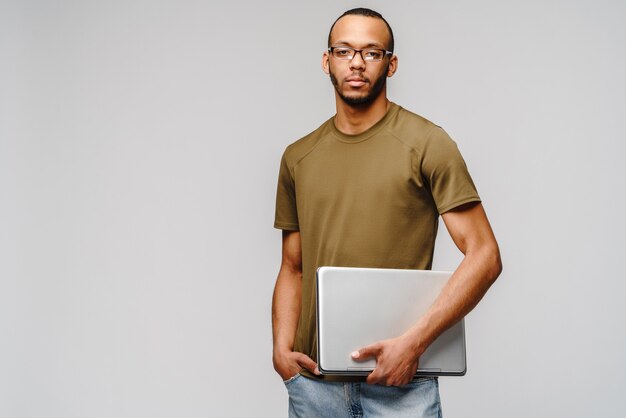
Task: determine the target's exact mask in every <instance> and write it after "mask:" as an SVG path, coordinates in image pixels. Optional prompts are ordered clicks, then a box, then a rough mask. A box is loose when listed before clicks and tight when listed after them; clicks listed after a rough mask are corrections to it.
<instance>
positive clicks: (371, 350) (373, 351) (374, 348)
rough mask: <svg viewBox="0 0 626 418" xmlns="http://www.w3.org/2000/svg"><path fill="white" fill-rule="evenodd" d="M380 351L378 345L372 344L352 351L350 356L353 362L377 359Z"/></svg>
mask: <svg viewBox="0 0 626 418" xmlns="http://www.w3.org/2000/svg"><path fill="white" fill-rule="evenodd" d="M380 350H381V348H380V345H379V344H372V345H368V346H367V347H363V348H360V349H358V350H357V351H353V352H352V354H350V355H351V356H352V359H353V360H356V361H363V360H367V359H369V358H372V357H378V355H379V354H380Z"/></svg>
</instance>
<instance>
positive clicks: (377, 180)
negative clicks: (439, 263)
mask: <svg viewBox="0 0 626 418" xmlns="http://www.w3.org/2000/svg"><path fill="white" fill-rule="evenodd" d="M393 49H394V41H393V32H392V30H391V27H390V26H389V24H388V23H387V22H386V20H384V19H383V17H382V16H381V15H380V14H378V13H376V12H374V11H372V10H369V9H361V8H360V9H353V10H349V11H347V12H346V13H344V14H343V15H342V16H340V17H339V18H338V19H337V20H336V21H335V23H334V24H333V26H332V27H331V30H330V33H329V37H328V50H327V51H325V52H324V54H323V57H322V68H323V70H324V72H325V73H326V74H328V75H329V76H330V79H331V81H332V84H333V86H334V88H335V98H336V110H337V113H336V115H335V116H334V117H332V118H331V119H329V120H328V121H326V122H325V123H324V124H323V125H321V126H320V127H319V128H318V129H316V130H315V131H314V132H312V133H311V134H309V135H307V136H305V137H304V138H302V139H300V140H298V141H296V142H294V143H293V144H291V145H290V146H289V147H287V149H286V150H285V153H284V155H283V158H282V161H281V167H280V174H279V181H278V191H277V200H276V219H275V224H274V226H275V227H276V228H279V229H282V230H283V243H282V248H283V249H282V264H281V267H280V272H279V274H278V278H277V280H276V287H275V290H274V297H273V308H272V321H273V334H274V354H273V361H274V368H275V369H276V371H277V372H278V374H279V375H280V376H281V377H282V379H283V380H284V381H285V384H286V385H287V389H288V392H289V414H290V416H291V417H344V416H345V417H360V416H365V417H378V416H380V417H403V416H412V417H414V416H424V417H431V416H435V417H436V416H441V408H440V404H439V392H438V380H437V378H430V377H428V378H420V379H415V380H413V376H414V374H415V371H416V370H417V367H418V362H419V357H420V355H421V354H422V353H424V351H425V350H426V348H427V347H428V346H429V344H431V343H432V342H433V341H434V340H435V339H436V338H437V336H439V335H440V334H441V333H442V332H443V331H444V330H446V329H447V328H449V327H450V326H452V325H453V324H454V323H456V322H457V321H459V320H460V319H461V318H463V317H464V316H465V315H466V314H467V313H468V312H469V311H470V310H471V309H472V308H473V307H474V306H475V305H476V304H477V303H478V301H479V300H480V299H481V298H482V296H483V295H484V294H485V292H486V291H487V289H488V288H489V287H490V285H491V284H492V283H493V282H494V280H495V279H496V278H497V277H498V275H499V274H500V271H501V262H500V256H499V250H498V245H497V243H496V240H495V238H494V235H493V233H492V230H491V227H490V225H489V222H488V220H487V217H486V215H485V212H484V210H483V207H482V205H481V203H480V198H479V196H478V194H477V192H476V189H475V187H474V184H473V182H472V180H471V178H470V176H469V173H468V172H467V169H466V166H465V163H464V161H463V159H462V157H461V155H460V154H459V152H458V149H457V147H456V144H455V143H454V142H453V141H452V140H451V139H450V138H449V137H448V135H447V134H446V133H445V132H444V131H443V130H442V129H441V128H440V127H438V126H436V125H434V124H432V123H431V122H429V121H427V120H426V119H424V118H421V117H420V116H418V115H415V114H413V113H411V112H409V111H407V110H404V109H402V108H401V107H400V106H398V105H396V104H395V103H392V102H390V101H389V100H388V99H387V94H386V79H387V77H391V76H393V74H394V73H395V72H396V70H397V68H398V58H397V57H396V56H395V55H393ZM440 215H441V216H442V218H443V220H444V222H445V225H446V227H447V229H448V231H449V233H450V235H451V237H452V239H453V240H454V242H455V244H456V245H457V247H458V248H459V249H460V250H461V251H462V252H463V254H464V258H463V261H462V262H461V264H460V265H459V266H458V268H457V270H456V271H455V272H454V274H453V275H452V277H451V278H450V280H449V281H448V283H447V285H446V286H445V287H444V289H443V290H442V292H441V294H440V295H439V297H438V299H437V300H436V301H435V303H434V304H433V306H432V307H431V308H430V309H429V311H428V312H427V313H426V314H425V315H424V317H423V318H421V319H420V320H419V321H418V322H417V323H416V324H415V325H414V326H413V327H411V328H410V329H408V330H407V331H406V332H405V333H404V334H403V335H399V336H397V337H396V338H393V339H389V340H385V341H379V342H376V343H374V344H372V345H370V346H368V347H363V348H361V349H359V350H357V351H355V352H354V353H353V354H352V355H353V358H354V359H356V360H363V359H367V358H371V357H375V358H376V368H375V369H374V371H373V372H372V373H371V374H370V375H369V376H368V377H367V380H366V381H365V382H363V381H359V379H345V378H343V379H344V380H343V381H342V380H341V378H337V377H335V378H332V379H331V378H329V377H328V376H321V375H320V374H319V370H318V368H317V364H316V362H315V361H314V359H315V358H316V357H317V353H316V344H317V341H316V338H317V337H316V324H315V270H316V269H317V267H319V266H322V265H329V266H352V267H381V268H412V269H430V268H431V265H432V255H433V249H434V242H435V236H436V233H437V222H438V218H439V216H440ZM345 380H352V381H345Z"/></svg>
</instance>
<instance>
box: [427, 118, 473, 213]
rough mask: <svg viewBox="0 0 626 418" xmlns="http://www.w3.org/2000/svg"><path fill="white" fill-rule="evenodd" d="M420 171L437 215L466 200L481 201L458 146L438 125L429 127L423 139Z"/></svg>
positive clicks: (466, 201)
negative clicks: (427, 135) (429, 191)
mask: <svg viewBox="0 0 626 418" xmlns="http://www.w3.org/2000/svg"><path fill="white" fill-rule="evenodd" d="M421 171H422V173H421V174H422V177H423V178H424V180H425V181H426V182H427V184H428V186H429V187H430V190H431V193H432V196H433V199H434V201H435V205H436V206H437V211H438V212H439V213H440V214H442V213H445V212H447V211H449V210H451V209H454V208H456V207H458V206H460V205H463V204H465V203H470V202H480V197H479V196H478V191H477V190H476V186H475V185H474V182H473V181H472V178H471V176H470V174H469V171H468V170H467V166H466V165H465V161H464V160H463V157H462V156H461V153H460V152H459V148H458V147H457V145H456V143H455V142H454V141H453V140H452V138H450V136H448V134H447V133H446V132H445V131H444V130H443V129H441V128H440V127H438V126H435V127H434V128H433V129H432V130H431V132H430V135H429V137H428V139H427V141H426V144H425V147H424V150H423V155H422V161H421Z"/></svg>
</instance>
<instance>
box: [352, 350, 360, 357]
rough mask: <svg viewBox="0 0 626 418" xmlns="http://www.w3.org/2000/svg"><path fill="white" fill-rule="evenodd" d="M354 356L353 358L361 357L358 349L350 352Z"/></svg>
mask: <svg viewBox="0 0 626 418" xmlns="http://www.w3.org/2000/svg"><path fill="white" fill-rule="evenodd" d="M350 355H351V356H352V358H359V352H358V351H353V352H352V354H350Z"/></svg>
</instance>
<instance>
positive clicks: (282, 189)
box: [274, 152, 300, 231]
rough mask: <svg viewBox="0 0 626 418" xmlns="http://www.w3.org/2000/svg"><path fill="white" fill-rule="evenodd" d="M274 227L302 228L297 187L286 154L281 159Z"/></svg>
mask: <svg viewBox="0 0 626 418" xmlns="http://www.w3.org/2000/svg"><path fill="white" fill-rule="evenodd" d="M285 153H286V152H285ZM274 228H278V229H284V230H287V231H298V230H299V229H300V227H299V224H298V210H297V206H296V187H295V182H294V179H293V176H292V174H291V171H290V170H289V167H288V165H287V159H286V157H285V154H283V157H282V158H281V160H280V171H279V173H278V187H277V190H276V215H275V218H274Z"/></svg>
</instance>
